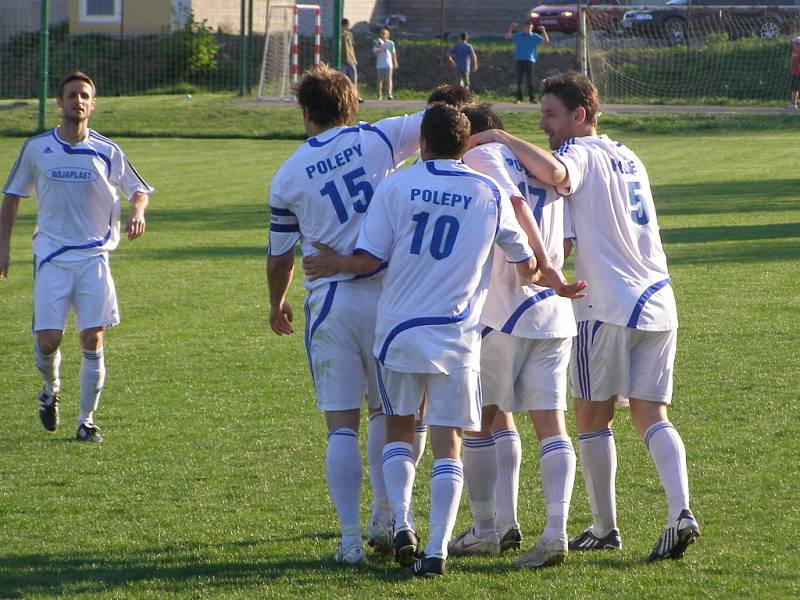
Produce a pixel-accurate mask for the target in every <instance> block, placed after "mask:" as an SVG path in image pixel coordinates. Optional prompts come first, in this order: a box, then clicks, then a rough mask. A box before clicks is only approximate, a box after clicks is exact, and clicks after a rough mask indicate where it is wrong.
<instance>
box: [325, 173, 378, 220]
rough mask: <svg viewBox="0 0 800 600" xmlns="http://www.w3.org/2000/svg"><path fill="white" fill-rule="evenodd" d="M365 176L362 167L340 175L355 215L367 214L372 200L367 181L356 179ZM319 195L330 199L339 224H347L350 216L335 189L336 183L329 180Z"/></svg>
mask: <svg viewBox="0 0 800 600" xmlns="http://www.w3.org/2000/svg"><path fill="white" fill-rule="evenodd" d="M366 174H367V173H366V171H364V167H359V168H357V169H354V170H352V171H349V172H348V173H345V174H344V175H342V179H343V180H344V185H345V186H346V187H347V193H348V194H349V195H350V199H351V200H352V201H353V210H354V211H356V212H357V213H364V212H367V208H368V207H369V202H370V200H372V192H373V190H372V185H371V184H370V183H369V181H357V179H359V178H360V177H364V176H365V175H366ZM319 193H320V194H322V195H323V196H327V197H328V198H330V200H331V202H332V203H333V210H335V211H336V216H337V217H338V218H339V222H340V223H347V220H348V219H349V218H350V214H349V213H348V212H347V207H346V206H345V205H344V200H342V195H341V194H340V193H339V189H338V188H337V187H336V182H335V181H334V180H333V179H331V180H330V181H329V182H328V183H326V184H325V185H324V186H322V188H321V189H320V190H319Z"/></svg>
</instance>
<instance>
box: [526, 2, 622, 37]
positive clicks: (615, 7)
mask: <svg viewBox="0 0 800 600" xmlns="http://www.w3.org/2000/svg"><path fill="white" fill-rule="evenodd" d="M581 4H582V5H583V6H587V5H588V6H590V7H595V6H597V7H603V8H604V10H603V11H602V12H600V11H598V12H596V13H592V15H593V16H592V26H593V27H594V28H596V29H606V30H612V31H614V30H617V29H618V28H619V24H620V22H621V21H622V15H623V14H624V13H625V9H624V7H623V6H622V5H621V3H620V0H589V2H588V3H587V2H582V3H581ZM528 21H530V22H531V23H532V24H533V26H534V27H538V26H539V25H544V26H545V28H546V29H547V30H548V31H563V32H565V33H571V32H573V31H577V29H578V4H577V3H576V2H570V1H569V0H544V2H543V3H542V4H540V5H539V6H537V7H536V8H534V9H532V10H531V11H530V12H529V13H528Z"/></svg>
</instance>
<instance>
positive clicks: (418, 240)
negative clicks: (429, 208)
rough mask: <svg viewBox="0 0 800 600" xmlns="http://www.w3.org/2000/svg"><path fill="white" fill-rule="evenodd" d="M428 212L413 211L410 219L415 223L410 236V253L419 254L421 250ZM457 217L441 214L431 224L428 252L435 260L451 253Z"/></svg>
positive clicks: (454, 240)
mask: <svg viewBox="0 0 800 600" xmlns="http://www.w3.org/2000/svg"><path fill="white" fill-rule="evenodd" d="M430 216H431V214H430V213H429V212H425V211H422V212H418V213H414V215H413V216H412V217H411V220H412V221H414V222H415V223H416V224H417V225H416V227H414V237H413V238H411V250H410V252H411V254H416V255H419V254H420V253H421V252H422V239H423V238H424V237H425V230H426V229H427V227H428V219H429V218H430ZM458 227H459V226H458V219H456V218H455V217H454V216H452V215H442V216H440V217H439V218H437V219H436V221H435V222H434V224H433V236H432V237H431V246H430V253H431V256H432V257H433V258H435V259H436V260H442V259H443V258H447V257H448V256H450V255H451V254H452V253H453V246H454V245H455V243H456V236H457V235H458Z"/></svg>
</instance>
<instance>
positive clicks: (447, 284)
mask: <svg viewBox="0 0 800 600" xmlns="http://www.w3.org/2000/svg"><path fill="white" fill-rule="evenodd" d="M495 243H497V244H498V245H499V246H500V247H501V248H503V250H504V251H505V253H506V255H507V256H508V257H509V260H512V261H514V262H522V261H524V260H527V259H528V258H530V257H531V256H533V252H532V251H531V249H530V247H529V246H528V244H527V243H526V241H525V234H524V233H523V232H522V230H521V229H520V227H519V224H518V223H517V221H516V219H515V218H514V209H513V207H512V206H511V203H510V201H509V199H508V195H507V194H506V193H505V192H504V191H503V190H501V189H500V188H499V187H498V186H497V183H496V182H495V181H493V180H492V179H491V178H489V177H486V176H485V175H482V174H480V173H478V172H476V171H474V170H472V169H470V168H469V167H468V166H466V165H465V164H464V163H462V162H460V161H456V160H431V161H425V162H419V163H417V164H415V165H412V166H411V167H409V168H408V169H405V170H403V171H400V172H398V173H395V174H394V175H392V176H391V177H389V178H387V179H386V180H385V181H384V182H383V183H381V185H380V186H379V187H378V189H377V190H376V192H375V197H374V199H373V202H372V205H371V206H370V209H369V212H368V213H367V216H366V219H365V220H364V224H363V226H362V230H361V233H360V235H359V236H358V242H357V244H356V248H357V249H359V250H363V251H365V252H368V253H369V254H371V255H372V256H374V257H376V258H378V259H380V260H384V261H388V262H389V266H388V268H387V269H386V275H385V277H384V280H383V291H382V293H381V298H380V301H379V302H378V322H377V325H376V332H375V346H374V348H373V350H374V353H375V356H376V357H377V358H378V360H379V361H380V362H381V363H382V364H384V365H385V366H386V367H388V368H390V369H392V370H395V371H401V372H409V373H439V372H441V373H446V374H449V373H455V372H460V371H464V370H467V369H478V368H479V365H480V330H481V326H480V313H481V310H482V308H483V304H484V301H485V297H486V290H487V288H488V285H489V275H490V270H491V259H492V248H493V245H494V244H495Z"/></svg>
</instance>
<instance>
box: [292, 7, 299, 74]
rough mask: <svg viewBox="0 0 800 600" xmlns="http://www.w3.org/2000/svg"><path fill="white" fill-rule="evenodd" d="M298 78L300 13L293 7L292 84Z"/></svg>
mask: <svg viewBox="0 0 800 600" xmlns="http://www.w3.org/2000/svg"><path fill="white" fill-rule="evenodd" d="M299 78H300V11H299V10H298V8H297V6H295V7H294V19H293V23H292V83H297V81H298V79H299Z"/></svg>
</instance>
